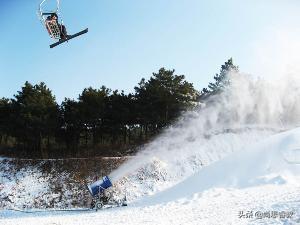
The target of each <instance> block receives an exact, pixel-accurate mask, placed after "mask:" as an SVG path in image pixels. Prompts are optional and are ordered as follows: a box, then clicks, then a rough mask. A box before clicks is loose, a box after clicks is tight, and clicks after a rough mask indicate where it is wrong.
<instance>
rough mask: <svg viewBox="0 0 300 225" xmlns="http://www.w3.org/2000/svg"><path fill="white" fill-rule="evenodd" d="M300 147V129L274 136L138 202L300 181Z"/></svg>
mask: <svg viewBox="0 0 300 225" xmlns="http://www.w3.org/2000/svg"><path fill="white" fill-rule="evenodd" d="M298 149H300V128H296V129H293V130H290V131H287V132H283V133H279V134H276V135H273V136H271V137H269V138H267V139H265V140H264V141H260V142H258V143H257V144H253V145H250V146H247V147H245V148H244V149H243V150H240V151H238V152H234V153H232V154H230V155H228V156H226V157H225V158H223V159H221V160H219V161H217V162H215V163H212V164H211V165H209V166H206V167H204V168H203V169H201V170H200V171H199V172H197V173H195V174H194V175H192V176H190V177H189V178H187V179H185V180H184V181H182V182H180V183H178V184H177V185H175V186H173V187H171V188H169V189H166V190H164V191H162V192H159V193H158V194H156V195H153V196H149V197H145V198H144V199H142V200H140V201H138V202H136V205H153V204H159V203H166V202H169V201H174V200H176V199H180V198H185V197H189V196H192V195H193V194H195V193H200V192H203V191H206V190H209V189H212V188H235V189H243V188H248V187H253V186H260V185H266V184H275V185H281V184H286V183H295V184H297V182H299V180H300V161H298ZM293 154H294V157H293ZM287 155H288V157H287Z"/></svg>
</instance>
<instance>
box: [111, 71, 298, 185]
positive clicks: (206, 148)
mask: <svg viewBox="0 0 300 225" xmlns="http://www.w3.org/2000/svg"><path fill="white" fill-rule="evenodd" d="M228 75H229V77H230V80H231V85H230V86H229V87H228V88H226V89H225V90H224V91H223V92H222V93H220V94H218V95H215V96H212V97H210V98H208V99H207V100H206V101H205V102H202V103H201V107H200V109H198V110H196V111H193V112H187V113H185V114H184V115H183V116H182V117H181V118H180V120H179V121H178V122H177V123H176V124H174V125H173V126H171V127H169V128H167V129H166V130H165V131H164V132H163V133H162V134H161V135H160V136H159V137H158V138H157V139H156V140H154V141H153V142H151V143H150V144H148V145H147V146H145V148H144V149H143V150H142V151H140V152H139V153H138V154H137V155H136V157H134V158H133V159H131V160H129V161H127V162H126V163H124V164H123V165H121V166H120V167H119V168H118V169H117V170H115V171H113V172H112V173H111V174H110V177H111V179H112V180H113V181H117V180H119V179H120V178H122V177H124V176H126V175H127V174H130V173H134V172H136V171H138V169H139V168H141V167H143V166H145V165H147V163H150V162H151V161H152V160H153V158H154V157H155V158H159V159H160V160H162V161H163V162H165V163H167V164H169V165H170V168H169V170H170V171H172V170H176V168H177V169H178V168H181V169H182V168H183V167H182V165H180V162H183V161H185V160H187V159H189V158H194V159H195V156H196V155H197V156H199V157H200V158H201V160H202V161H205V159H207V158H209V157H210V158H211V160H206V161H207V163H208V161H214V160H216V159H218V158H220V157H219V156H220V155H226V154H227V153H228V152H232V151H233V150H235V149H238V148H239V147H241V146H243V145H245V144H250V143H249V140H251V138H249V137H251V136H252V137H253V140H254V139H255V140H258V139H259V138H261V137H266V135H267V134H271V133H274V132H277V131H279V130H285V129H288V128H292V127H295V126H297V125H298V124H299V123H300V104H299V103H300V82H299V81H300V80H299V78H298V77H297V76H291V75H290V76H289V77H284V78H283V79H279V80H277V81H266V80H263V79H259V78H258V79H257V78H253V77H252V76H250V75H247V74H241V73H230V74H228ZM253 130H255V132H253ZM258 130H259V131H258ZM241 131H243V132H241ZM224 132H225V133H228V135H231V137H228V136H227V137H226V135H225V136H224V134H223V135H221V136H222V138H220V137H221V136H220V135H219V136H218V138H213V139H212V140H214V141H211V142H208V141H207V138H208V137H210V136H213V135H216V134H222V133H224ZM241 133H243V135H241ZM263 134H264V135H263ZM212 149H214V150H213V151H212ZM196 158H197V157H196ZM171 165H173V166H171ZM185 166H187V165H185ZM198 167H199V166H198Z"/></svg>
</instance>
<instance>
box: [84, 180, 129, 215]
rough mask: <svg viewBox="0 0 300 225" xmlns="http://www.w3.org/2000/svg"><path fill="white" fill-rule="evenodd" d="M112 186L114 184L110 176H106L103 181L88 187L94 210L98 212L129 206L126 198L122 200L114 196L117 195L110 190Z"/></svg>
mask: <svg viewBox="0 0 300 225" xmlns="http://www.w3.org/2000/svg"><path fill="white" fill-rule="evenodd" d="M112 186H113V185H112V182H111V181H110V179H109V177H108V176H104V177H103V178H102V180H98V181H96V182H94V183H92V184H90V185H88V186H87V187H88V190H89V192H90V194H91V196H92V197H93V199H92V202H91V208H92V209H96V210H98V209H103V208H111V207H117V206H127V203H126V196H125V197H124V198H121V199H120V198H118V196H114V194H116V193H114V192H113V191H111V189H110V190H108V189H109V188H111V187H112Z"/></svg>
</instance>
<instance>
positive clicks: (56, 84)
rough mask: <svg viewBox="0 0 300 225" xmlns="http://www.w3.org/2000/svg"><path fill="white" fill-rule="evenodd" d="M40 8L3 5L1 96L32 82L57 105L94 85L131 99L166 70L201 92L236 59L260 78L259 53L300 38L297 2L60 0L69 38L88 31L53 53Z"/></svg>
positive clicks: (18, 2) (34, 3) (8, 0)
mask: <svg viewBox="0 0 300 225" xmlns="http://www.w3.org/2000/svg"><path fill="white" fill-rule="evenodd" d="M49 1H51V0H49ZM39 2H40V1H38V0H31V1H27V0H26V1H24V0H1V2H0V13H1V15H2V20H1V21H0V26H1V27H2V31H1V35H0V78H1V82H0V96H1V97H12V96H13V95H14V94H16V93H17V91H18V90H20V88H21V86H22V85H23V84H24V83H25V81H29V82H31V83H37V82H41V81H44V82H45V83H46V84H47V86H48V87H49V88H50V89H51V90H52V91H53V93H54V94H55V96H56V98H57V100H58V102H60V101H62V100H63V99H64V97H69V98H77V97H78V95H79V94H80V93H81V91H82V90H83V88H85V87H89V86H92V87H94V88H98V87H100V86H101V85H106V86H107V87H109V88H112V89H119V90H125V92H127V93H128V92H132V91H133V90H134V89H133V88H134V86H135V85H137V83H138V82H139V81H140V80H141V78H142V77H145V78H146V79H148V78H149V77H150V76H151V74H152V72H155V71H158V69H159V68H160V67H166V68H168V69H172V68H174V69H175V70H176V72H177V73H178V74H185V75H186V79H187V80H188V81H190V82H193V83H194V86H195V87H196V88H198V89H199V90H200V89H201V88H203V87H205V86H207V84H208V82H209V81H211V80H212V79H213V75H214V74H215V73H217V72H218V70H219V68H220V65H221V64H223V63H224V61H226V60H227V59H228V58H230V57H233V59H234V61H235V63H236V64H238V65H239V66H240V68H241V70H242V71H245V72H247V73H252V74H255V73H259V71H261V70H260V68H259V66H258V64H259V63H258V57H257V55H256V54H257V49H256V48H259V47H258V46H263V45H264V43H266V44H267V45H268V49H276V48H278V45H277V44H276V42H274V34H275V33H276V31H277V30H280V31H282V30H285V31H286V32H291V33H292V35H293V37H294V39H296V40H297V38H298V37H299V38H300V35H299V34H300V32H299V30H297V27H299V26H300V25H299V24H300V16H299V10H300V2H299V1H297V0H281V1H280V0H245V1H240V0H219V1H217V0H211V1H201V0H151V1H146V0H126V1H125V0H114V1H110V0H85V1H74V0H61V15H62V17H63V20H64V24H65V25H66V27H67V30H68V32H69V33H75V32H78V31H80V30H82V29H84V28H86V27H88V28H89V33H88V34H86V35H84V36H81V37H79V38H76V39H73V40H72V41H70V42H69V43H67V44H63V45H61V46H58V47H57V48H54V49H50V48H49V44H51V43H52V40H51V39H50V38H49V37H48V35H47V32H46V30H45V29H44V28H43V26H42V25H41V23H40V21H39V20H38V18H37V15H36V10H37V8H38V4H39ZM285 31H284V32H285ZM261 40H264V42H263V41H261ZM270 54H271V55H270V57H272V54H276V51H275V53H274V52H272V51H271V52H270ZM266 55H268V54H266ZM276 55H278V54H276ZM277 61H281V60H279V59H278V60H277ZM260 62H261V61H260Z"/></svg>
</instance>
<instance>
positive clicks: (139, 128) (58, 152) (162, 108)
mask: <svg viewBox="0 0 300 225" xmlns="http://www.w3.org/2000/svg"><path fill="white" fill-rule="evenodd" d="M224 66H225V67H224ZM230 68H235V67H234V66H233V64H232V59H230V60H228V61H227V62H226V63H225V65H223V66H222V68H221V72H220V74H219V75H216V76H215V80H216V82H215V83H211V84H210V86H209V88H208V89H203V91H202V92H199V91H197V90H196V89H195V88H194V87H193V84H192V83H189V82H187V81H186V80H185V76H184V75H176V74H175V70H166V69H164V68H161V69H160V70H159V71H158V73H153V75H152V77H151V78H150V79H149V80H147V81H146V80H145V79H144V78H143V79H142V80H141V81H140V83H139V84H138V85H137V86H136V87H135V88H134V90H135V92H134V93H130V94H125V93H124V92H123V91H121V92H119V91H118V90H111V89H109V88H107V87H105V86H102V87H100V88H99V89H94V88H92V87H89V88H85V89H84V90H83V91H82V93H81V94H80V95H79V97H78V99H76V100H74V99H68V98H66V99H65V100H64V101H63V102H62V103H61V104H60V105H59V104H57V102H56V100H55V96H54V95H53V93H52V91H51V90H50V89H49V88H47V86H46V85H45V84H44V83H40V84H36V85H33V84H30V83H29V82H26V83H25V84H24V86H23V87H22V89H21V90H20V91H18V93H17V94H16V95H14V98H12V99H6V98H2V99H0V146H1V153H2V154H5V155H8V156H15V157H43V158H48V157H54V158H55V157H70V156H72V157H79V156H84V157H92V156H95V155H97V156H108V155H124V154H129V153H130V151H133V150H134V149H135V148H136V147H138V146H140V145H141V144H143V143H145V142H147V141H148V140H149V139H151V138H152V137H153V136H154V135H156V134H157V133H159V131H160V130H161V129H162V128H164V127H166V126H168V125H169V124H171V123H172V122H173V121H174V120H176V118H178V116H179V115H180V114H181V113H182V112H183V111H185V110H189V109H192V108H194V107H196V106H197V103H198V101H199V99H200V98H201V97H205V96H208V95H210V94H213V93H214V92H216V90H217V87H218V86H219V87H221V85H220V84H221V83H222V82H221V83H220V76H221V75H222V74H225V75H226V71H228V70H229V69H230ZM222 71H223V72H222ZM222 76H223V75H222ZM222 80H226V79H225V77H223V78H222ZM214 85H215V86H214Z"/></svg>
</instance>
